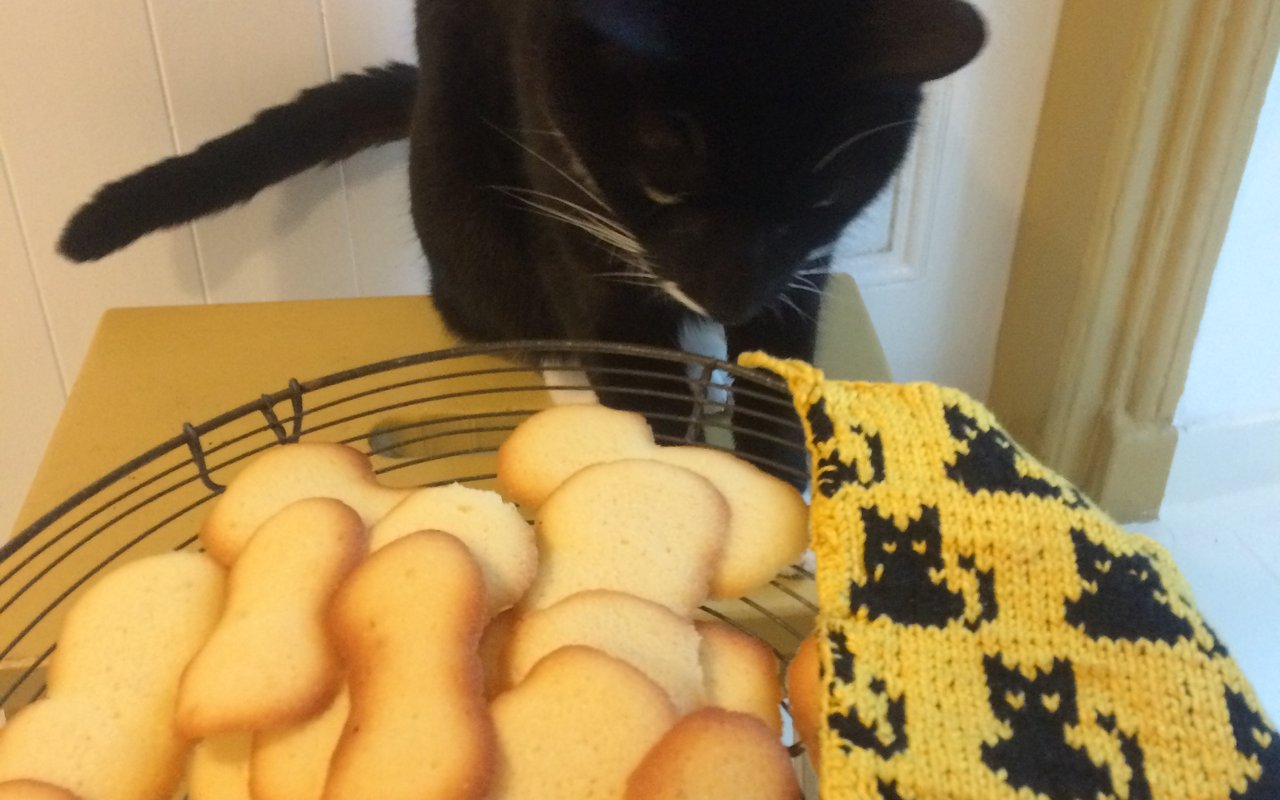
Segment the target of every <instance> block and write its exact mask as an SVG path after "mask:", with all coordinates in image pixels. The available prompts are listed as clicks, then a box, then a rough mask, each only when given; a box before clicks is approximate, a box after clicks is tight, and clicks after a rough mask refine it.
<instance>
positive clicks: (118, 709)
mask: <svg viewBox="0 0 1280 800" xmlns="http://www.w3.org/2000/svg"><path fill="white" fill-rule="evenodd" d="M223 584H224V577H223V572H222V569H221V568H220V567H218V566H217V564H215V563H214V562H213V561H212V560H211V559H209V558H207V557H206V556H204V555H201V554H196V553H168V554H165V555H159V556H152V557H148V558H143V559H139V560H137V561H134V562H131V563H128V564H124V565H122V566H120V567H119V568H117V569H115V570H112V571H111V572H109V573H107V574H106V575H104V576H103V577H102V578H101V579H100V580H98V581H97V582H96V583H94V584H93V585H91V586H90V587H89V588H88V589H87V590H86V591H85V593H84V594H83V595H82V596H81V597H80V598H79V599H78V600H76V602H75V604H74V605H73V606H72V608H71V609H70V610H69V611H68V613H67V616H66V618H65V620H64V622H63V626H62V630H61V634H60V636H59V643H58V650H57V651H56V653H55V654H54V657H53V661H52V663H51V664H50V667H49V675H48V693H47V695H46V696H45V697H44V698H43V699H41V700H38V701H36V702H34V703H32V704H31V705H29V706H26V707H25V708H23V709H22V710H21V711H19V712H18V713H17V714H15V715H14V716H13V718H12V719H11V720H10V721H9V723H8V724H7V725H6V726H5V727H4V728H2V729H0V782H5V781H13V780H17V779H28V780H31V781H37V782H43V783H48V784H52V785H54V786H57V787H62V788H63V789H65V790H66V791H68V792H70V793H72V794H73V795H78V796H80V797H85V798H92V799H93V800H152V798H154V799H155V800H169V798H170V797H171V795H172V794H173V792H174V791H175V790H176V789H177V788H178V785H179V783H180V782H181V779H182V770H183V767H184V765H185V763H186V758H187V754H188V752H189V750H190V742H189V741H188V740H187V739H186V738H185V737H184V736H182V735H181V734H180V733H179V732H178V730H177V727H176V725H175V724H174V711H173V710H174V706H175V704H176V700H177V693H178V681H179V678H180V676H181V674H182V670H183V669H184V668H185V667H186V665H187V662H188V661H190V660H191V658H192V656H193V655H194V654H195V652H196V650H197V649H198V648H199V647H200V646H201V645H202V644H203V643H204V641H205V639H206V638H207V637H208V635H209V631H210V630H211V629H212V628H213V625H214V623H215V621H216V620H217V618H218V614H219V613H220V611H221V609H222V600H223Z"/></svg>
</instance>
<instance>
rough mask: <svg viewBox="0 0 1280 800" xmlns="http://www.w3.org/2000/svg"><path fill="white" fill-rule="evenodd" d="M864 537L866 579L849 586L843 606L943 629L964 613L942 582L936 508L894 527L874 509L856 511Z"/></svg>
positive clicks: (959, 597)
mask: <svg viewBox="0 0 1280 800" xmlns="http://www.w3.org/2000/svg"><path fill="white" fill-rule="evenodd" d="M862 524H863V527H864V529H865V530H866V534H867V538H866V544H865V546H864V547H865V549H864V551H863V561H864V563H865V564H866V568H867V582H866V583H865V584H862V585H859V584H852V585H850V587H849V609H850V610H851V611H855V612H856V611H858V609H859V608H862V607H865V608H866V609H867V613H868V618H869V619H876V618H877V617H882V616H884V617H889V618H890V619H892V620H893V621H894V622H896V623H898V624H900V625H922V626H924V627H928V628H945V627H946V626H947V625H948V624H949V623H951V622H953V621H955V620H958V619H961V618H963V617H964V595H962V594H960V593H959V592H954V591H952V590H951V589H949V588H947V585H946V583H945V582H943V580H942V570H943V567H944V564H943V561H942V532H941V529H940V527H939V523H938V510H937V509H936V508H923V509H921V511H920V519H918V520H908V521H907V527H906V528H905V529H904V528H899V527H898V526H897V525H896V524H895V523H894V521H893V520H892V519H886V518H884V517H882V516H880V515H879V514H878V513H876V511H875V510H874V509H870V508H867V509H863V510H862Z"/></svg>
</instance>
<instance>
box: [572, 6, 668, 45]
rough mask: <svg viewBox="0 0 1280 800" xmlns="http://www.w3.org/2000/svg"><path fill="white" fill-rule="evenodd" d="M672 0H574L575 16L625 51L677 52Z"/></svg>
mask: <svg viewBox="0 0 1280 800" xmlns="http://www.w3.org/2000/svg"><path fill="white" fill-rule="evenodd" d="M671 5H672V0H573V3H572V8H573V12H574V16H576V17H577V18H578V20H579V21H580V22H582V23H583V24H584V25H586V26H587V27H588V28H590V29H591V30H593V31H595V33H596V34H597V35H599V36H600V37H602V38H603V39H605V40H606V41H608V42H610V43H612V44H613V45H615V46H616V47H618V48H619V49H621V50H622V51H624V52H626V53H628V54H630V55H632V56H637V57H640V58H643V59H654V60H668V59H671V58H673V57H674V56H675V51H676V46H675V41H674V38H673V36H672V32H671V24H670V17H671V10H672V9H671V8H670V6H671Z"/></svg>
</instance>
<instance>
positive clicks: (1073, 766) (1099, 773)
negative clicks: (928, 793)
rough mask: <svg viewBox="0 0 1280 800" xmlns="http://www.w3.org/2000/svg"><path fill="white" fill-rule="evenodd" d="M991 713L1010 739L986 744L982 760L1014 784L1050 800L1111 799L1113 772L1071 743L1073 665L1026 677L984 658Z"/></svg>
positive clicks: (1077, 718)
mask: <svg viewBox="0 0 1280 800" xmlns="http://www.w3.org/2000/svg"><path fill="white" fill-rule="evenodd" d="M983 666H984V667H985V669H986V673H987V687H988V690H989V692H990V703H991V710H992V711H993V712H995V715H996V718H997V719H999V720H1000V721H1001V722H1003V723H1005V724H1006V725H1008V726H1009V730H1010V735H1009V736H1008V738H1005V739H1002V740H1000V741H999V742H996V743H995V744H984V745H983V746H982V760H983V761H984V762H985V763H986V764H987V766H988V767H990V768H991V769H992V770H995V771H997V772H999V771H1004V772H1005V773H1006V777H1005V780H1006V781H1007V782H1009V783H1010V784H1012V785H1013V786H1016V787H1019V788H1023V787H1025V788H1028V789H1031V790H1032V791H1035V792H1038V793H1040V794H1042V795H1045V796H1046V797H1049V798H1052V800H1097V798H1098V796H1099V795H1101V796H1103V797H1111V796H1112V791H1113V787H1112V784H1111V777H1110V774H1109V771H1108V770H1107V769H1106V768H1105V767H1099V766H1097V765H1095V764H1094V763H1093V761H1092V760H1090V758H1089V755H1088V754H1087V753H1085V752H1084V751H1083V750H1077V749H1075V748H1074V747H1072V746H1071V745H1070V744H1068V743H1067V740H1066V728H1067V726H1069V725H1071V726H1074V725H1077V724H1079V722H1080V715H1079V711H1078V709H1077V707H1076V681H1075V674H1074V673H1073V672H1072V668H1071V663H1070V662H1069V661H1062V660H1059V659H1054V662H1053V668H1052V669H1051V670H1050V671H1049V672H1047V673H1039V674H1037V675H1036V676H1035V677H1034V678H1028V677H1026V676H1025V675H1023V674H1022V672H1021V671H1019V670H1018V669H1017V668H1012V669H1011V668H1009V667H1006V666H1005V665H1004V663H1003V662H1002V661H1001V659H1000V657H999V656H986V657H985V658H984V659H983Z"/></svg>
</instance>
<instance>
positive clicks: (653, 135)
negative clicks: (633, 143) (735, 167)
mask: <svg viewBox="0 0 1280 800" xmlns="http://www.w3.org/2000/svg"><path fill="white" fill-rule="evenodd" d="M637 133H638V136H639V139H640V143H641V144H642V145H644V147H645V148H646V149H647V150H649V151H651V152H655V153H659V154H664V155H682V156H688V157H693V158H701V157H702V156H703V155H704V154H705V152H706V140H705V139H704V138H703V135H702V128H701V127H700V126H699V125H698V123H697V122H696V121H695V120H694V119H693V117H691V116H689V115H688V114H686V113H684V112H682V111H665V112H660V113H654V114H648V115H646V116H645V117H644V119H643V120H642V121H641V123H640V129H639V131H638V132H637Z"/></svg>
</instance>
